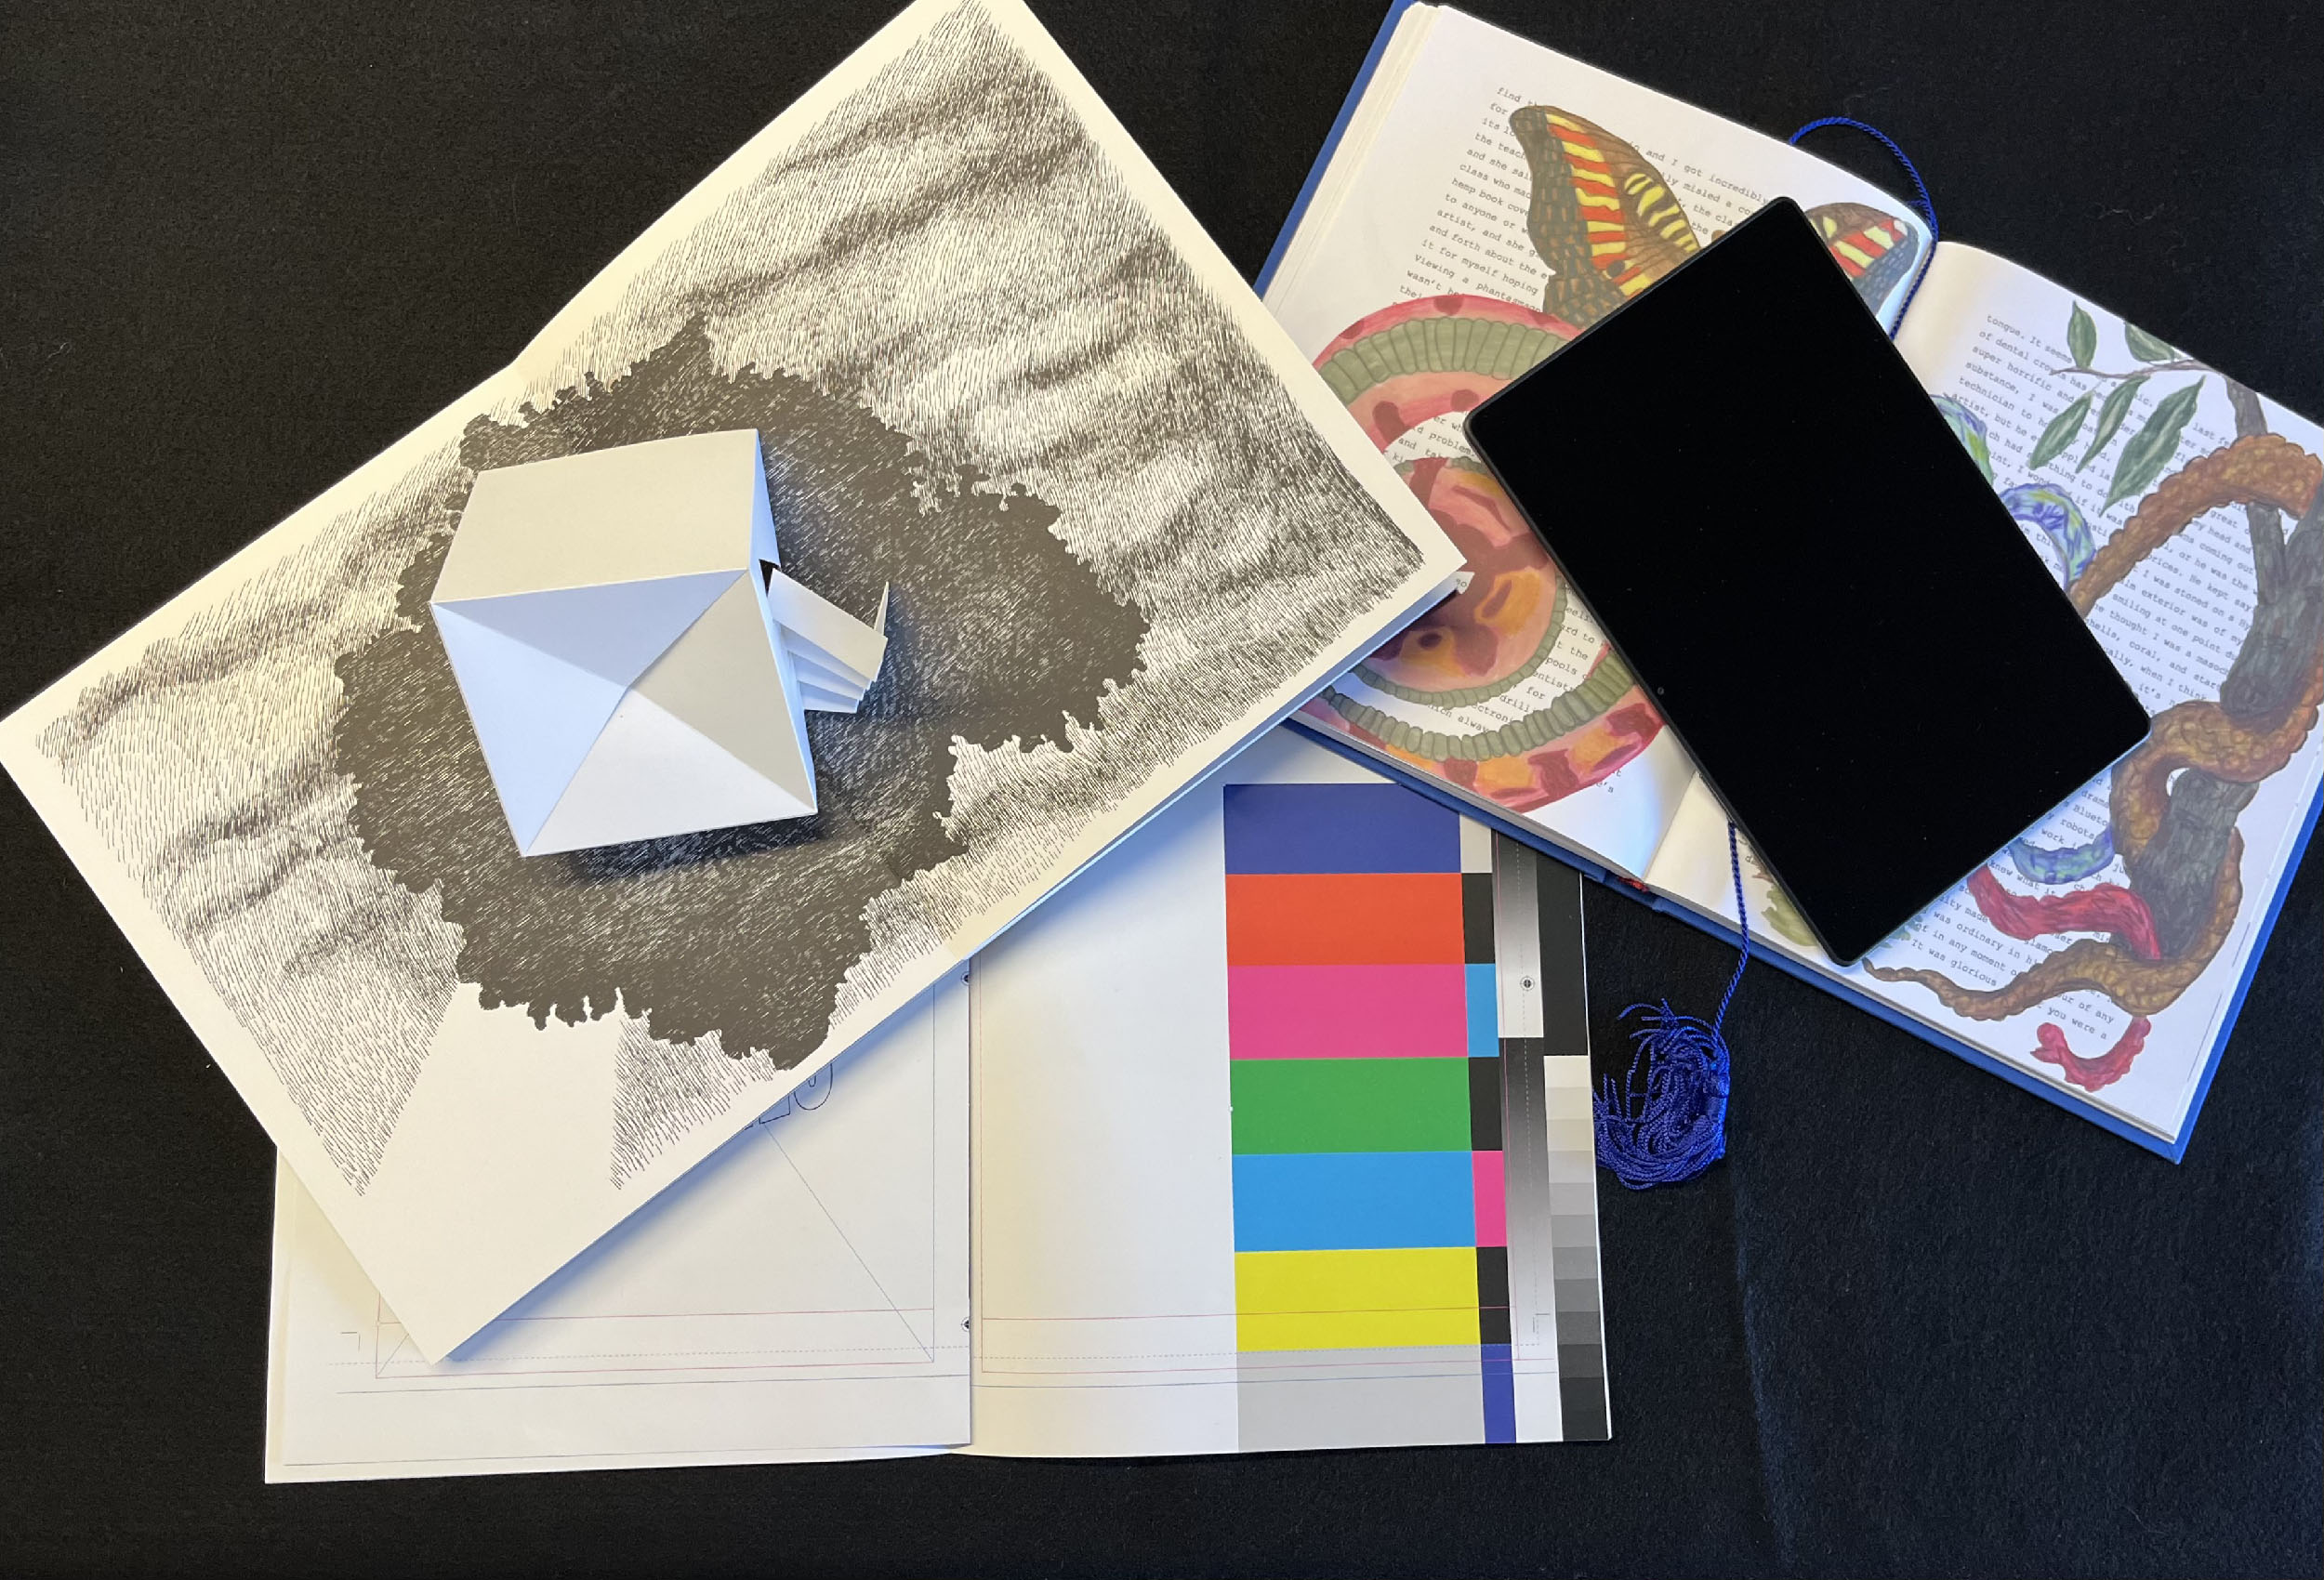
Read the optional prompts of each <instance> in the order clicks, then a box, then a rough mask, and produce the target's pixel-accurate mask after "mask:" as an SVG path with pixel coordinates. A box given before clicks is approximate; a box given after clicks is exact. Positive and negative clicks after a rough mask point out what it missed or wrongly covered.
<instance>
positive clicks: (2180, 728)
mask: <svg viewBox="0 0 2324 1580" xmlns="http://www.w3.org/2000/svg"><path fill="white" fill-rule="evenodd" d="M1897 344H1898V346H1899V348H1900V349H1902V350H1903V351H1904V353H1905V355H1906V358H1907V360H1908V361H1909V362H1911V364H1912V366H1913V369H1914V371H1915V372H1916V373H1917V374H1918V375H1920V377H1921V382H1922V383H1924V384H1925V385H1926V386H1927V387H1928V388H1929V389H1930V391H1931V392H1932V393H1933V394H1934V396H1935V398H1936V401H1937V404H1938V406H1939V408H1940V409H1941V410H1942V411H1943V412H1944V413H1945V415H1946V416H1947V418H1948V420H1949V421H1950V422H1951V423H1952V425H1953V427H1954V428H1955V430H1956V431H1957V432H1958V433H1959V434H1960V435H1961V440H1962V441H1963V442H1964V443H1965V444H1966V445H1967V446H1968V447H1969V449H1970V451H1971V453H1972V454H1974V455H1975V457H1976V459H1977V462H1978V464H1979V466H1980V467H1983V468H1984V469H1985V471H1986V473H1987V477H1988V478H1989V480H1990V481H1992V483H1993V485H1994V486H1995V488H1996V489H1998V490H1999V491H2000V496H2001V499H2002V502H2003V503H2004V504H2005V505H2007V506H2008V507H2009V510H2010V513H2011V514H2012V515H2013V516H2014V517H2015V518H2016V519H2017V521H2018V523H2019V525H2020V526H2021V527H2022V528H2023V529H2024V531H2025V533H2026V535H2027V539H2028V540H2029V541H2030V542H2032V543H2033V545H2034V546H2036V547H2037V548H2038V549H2040V551H2041V553H2042V554H2043V555H2044V556H2045V557H2046V558H2047V559H2048V561H2049V563H2050V566H2051V569H2052V571H2053V573H2054V574H2055V575H2056V576H2057V578H2058V581H2059V585H2060V586H2063V587H2065V588H2066V589H2067V594H2068V596H2069V598H2070V599H2072V601H2073V603H2074V606H2075V607H2076V608H2077V609H2078V610H2080V612H2082V613H2083V615H2084V616H2085V617H2086V618H2087V619H2088V620H2089V622H2090V626H2091V629H2092V630H2093V631H2094V632H2095V633H2096V634H2097V636H2098V639H2099V640H2100V642H2102V643H2103V644H2104V645H2105V647H2106V652H2107V653H2108V654H2109V655H2110V656H2111V657H2112V658H2113V659H2114V662H2115V664H2116V665H2117V667H2119V669H2120V670H2121V672H2122V674H2123V676H2124V678H2126V679H2128V680H2129V681H2130V683H2131V685H2132V687H2133V689H2134V690H2135V691H2136V692H2137V693H2138V696H2139V699H2140V701H2141V702H2143V703H2144V704H2146V708H2147V711H2148V712H2149V713H2150V714H2151V715H2152V717H2153V719H2154V724H2153V730H2152V733H2151V734H2150V735H2149V737H2148V739H2147V741H2146V744H2144V745H2142V746H2140V747H2139V748H2138V749H2137V750H2136V751H2134V752H2133V753H2132V754H2131V755H2130V756H2129V757H2126V758H2125V759H2124V760H2123V761H2122V762H2121V763H2119V764H2118V765H2117V766H2116V767H2115V768H2114V770H2112V771H2110V772H2109V773H2108V774H2106V776H2105V777H2103V778H2101V779H2099V780H2097V781H2095V782H2093V783H2091V784H2089V785H2087V786H2085V787H2084V788H2083V789H2082V791H2081V792H2080V794H2079V795H2077V796H2076V797H2074V798H2073V799H2072V800H2071V801H2069V802H2067V804H2066V805H2065V806H2063V807H2061V808H2059V809H2058V810H2056V811H2055V812H2054V813H2053V814H2052V815H2051V816H2050V817H2049V818H2047V819H2045V820H2044V821H2043V822H2042V823H2040V825H2039V826H2037V827H2035V828H2033V829H2031V830H2029V831H2028V832H2027V834H2026V835H2025V836H2024V837H2022V838H2020V839H2018V840H2016V841H2015V842H2014V843H2013V844H2012V845H2011V846H2010V847H2009V849H2007V850H2005V851H2003V852H2001V853H2000V855H1999V856H1998V857H1997V858H1996V859H1995V860H1993V861H1992V862H1988V863H1987V865H1986V866H1985V867H1983V868H1981V869H1980V870H1979V871H1978V872H1976V873H1975V874H1974V875H1973V876H1971V877H1970V878H1969V880H1968V881H1967V882H1966V883H1965V884H1964V885H1963V886H1962V887H1961V888H1960V889H1955V890H1954V891H1953V892H1951V893H1950V894H1948V895H1947V896H1946V897H1945V898H1944V899H1943V900H1941V901H1939V902H1937V903H1936V904H1934V905H1933V906H1931V907H1930V908H1929V909H1928V910H1927V911H1925V912H1924V913H1922V914H1921V915H1920V916H1919V917H1918V918H1916V919H1915V920H1914V921H1913V922H1912V923H1910V924H1909V925H1908V926H1907V927H1906V928H1904V929H1903V930H1902V931H1901V932H1899V933H1898V934H1896V936H1895V937H1894V938H1892V939H1890V940H1889V941H1886V942H1885V943H1883V944H1882V945H1881V947H1880V948H1878V949H1876V950H1874V951H1873V952H1872V953H1871V954H1870V955H1868V956H1867V957H1866V958H1865V959H1864V961H1862V962H1861V963H1859V964H1858V965H1856V966H1855V967H1852V968H1848V969H1847V970H1845V971H1842V970H1840V969H1838V968H1835V967H1834V966H1833V965H1832V964H1831V962H1830V961H1829V959H1828V958H1826V957H1825V956H1824V955H1822V954H1821V953H1820V952H1819V951H1818V950H1817V949H1816V944H1815V941H1814V939H1813V937H1812V936H1811V935H1810V934H1809V932H1808V931H1807V928H1806V927H1805V926H1804V924H1803V923H1802V921H1801V919H1800V918H1799V916H1798V915H1797V914H1796V913H1795V912H1793V911H1792V910H1791V909H1790V907H1789V902H1788V901H1786V900H1785V899H1784V897H1783V896H1782V894H1781V893H1780V891H1778V890H1776V889H1773V888H1772V887H1771V886H1770V885H1769V883H1768V881H1767V878H1766V876H1765V874H1764V873H1763V872H1762V871H1761V870H1760V869H1759V868H1758V866H1757V864H1756V862H1754V861H1752V860H1751V858H1750V855H1749V853H1748V851H1747V852H1746V856H1745V862H1744V879H1745V886H1746V889H1747V891H1748V893H1749V896H1750V904H1751V907H1752V912H1751V922H1752V928H1753V930H1754V931H1755V932H1756V933H1757V934H1758V935H1759V936H1760V937H1761V938H1762V940H1763V941H1765V942H1768V943H1771V944H1773V945H1774V946H1775V947H1776V948H1779V949H1781V950H1783V951H1784V952H1785V953H1786V954H1787V955H1791V956H1792V957H1794V958H1796V959H1799V960H1802V961H1803V962H1806V963H1808V964H1811V965H1813V966H1814V967H1815V968H1816V969H1818V970H1821V971H1823V972H1825V973H1827V974H1829V975H1832V976H1836V977H1838V978H1840V979H1841V980H1842V981H1844V982H1845V983H1846V984H1847V985H1848V986H1850V987H1852V988H1854V989H1856V990H1857V991H1859V992H1862V993H1865V994H1870V995H1871V996H1873V997H1874V998H1877V999H1879V1000H1881V1001H1882V1002H1883V1003H1885V1004H1887V1005H1889V1006H1892V1007H1895V1009H1897V1010H1900V1011H1902V1012H1903V1013H1904V1014H1906V1015H1908V1016H1911V1017H1913V1018H1915V1019H1917V1020H1920V1021H1921V1022H1923V1023H1925V1024H1927V1025H1929V1026H1931V1027H1933V1028H1934V1029H1935V1030H1936V1031H1938V1032H1940V1033H1942V1034H1945V1035H1946V1036H1948V1037H1949V1038H1953V1039H1957V1040H1959V1041H1960V1042H1962V1043H1966V1044H1968V1045H1970V1046H1971V1047H1974V1048H1976V1049H1979V1050H1982V1051H1983V1052H1985V1053H1986V1054H1987V1055H1989V1056H1990V1057H1991V1058H1993V1059H1994V1060H1997V1061H1999V1062H2000V1063H2001V1064H2002V1065H2004V1066H2005V1067H2006V1068H2007V1069H2008V1070H2009V1071H2010V1072H2012V1073H2015V1074H2016V1075H2018V1076H2019V1077H2020V1078H2021V1079H2026V1080H2030V1081H2034V1082H2039V1083H2041V1084H2044V1085H2046V1086H2048V1087H2050V1088H2051V1089H2053V1090H2054V1091H2056V1092H2058V1093H2059V1094H2060V1095H2061V1096H2062V1097H2064V1098H2066V1099H2068V1100H2070V1101H2074V1102H2076V1103H2077V1104H2089V1105H2091V1106H2093V1107H2094V1108H2096V1109H2097V1110H2099V1111H2100V1112H2102V1113H2106V1114H2108V1115H2112V1116H2113V1117H2115V1118H2116V1119H2118V1120H2119V1121H2121V1122H2123V1123H2125V1124H2127V1125H2129V1126H2133V1127H2135V1128H2136V1129H2137V1130H2139V1131H2142V1132H2144V1133H2146V1134H2147V1135H2150V1136H2153V1137H2155V1138H2158V1139H2160V1140H2162V1141H2164V1142H2167V1143H2172V1142H2177V1141H2178V1140H2180V1139H2182V1137H2183V1134H2184V1131H2185V1126H2187V1124H2188V1123H2189V1119H2190V1115H2191V1114H2192V1113H2193V1111H2194V1110H2195V1108H2196V1106H2197V1105H2198V1104H2199V1101H2200V1099H2201V1097H2202V1092H2203V1088H2204V1086H2205V1085H2206V1084H2207V1083H2208V1081H2209V1079H2210V1074H2211V1071H2212V1066H2213V1063H2214V1061H2215V1060H2216V1058H2217V1054H2218V1049H2219V1047H2220V1045H2221V1043H2222V1042H2223V1040H2224V1038H2225V1034H2226V1029H2227V1025H2228V1022H2229V1021H2230V1020H2232V1019H2233V1017H2234V1014H2235V1011H2236V1008H2237V1007H2238V1003H2239V1002H2240V1000H2241V997H2242V992H2243V987H2244V984H2245V983H2246V981H2248V980H2249V977H2250V973H2251V965H2252V962H2253V957H2254V955H2256V952H2257V950H2258V948H2259V946H2260V944H2261V943H2262V942H2263V941H2264V940H2265V932H2266V928H2267V927H2268V925H2269V923H2270V922H2271V921H2272V919H2273V916H2274V912H2275V907H2276V905H2277V903H2278V900H2279V899H2280V896H2281V893H2282V890H2283V889H2284V886H2285V884H2286V883H2287V882H2288V881H2289V878H2290V876H2291V868H2292V866H2293V865H2294V864H2295V863H2296V862H2297V860H2298V856H2299V851H2300V849H2301V847H2302V845H2303V844H2304V841H2305V839H2306V837H2307V835H2308V832H2309V830H2310V829H2311V828H2312V827H2313V824H2314V822H2315V818H2316V811H2317V805H2318V800H2319V784H2320V783H2324V741H2319V738H2318V734H2317V728H2316V726H2317V703H2318V698H2319V695H2320V694H2324V630H2320V629H2319V626H2320V625H2324V620H2320V619H2319V606H2318V603H2317V599H2316V598H2315V597H2314V596H2313V595H2314V589H2315V588H2316V586H2317V585H2318V584H2319V582H2324V520H2320V519H2319V516H2320V513H2319V508H2318V505H2317V479H2318V477H2319V476H2320V475H2324V465H2320V464H2319V462H2318V459H2317V457H2318V454H2319V453H2324V433H2319V432H2318V430H2317V427H2316V425H2314V424H2313V423H2311V422H2309V421H2307V420H2306V419H2304V418H2303V417H2301V416H2299V415H2296V414H2294V413H2291V412H2289V411H2286V410H2285V409H2284V408H2283V407H2281V406H2279V405H2278V404H2277V403H2276V402H2272V401H2270V400H2267V399H2266V398H2265V397H2264V396H2261V395H2257V394H2255V393H2253V392H2251V390H2248V389H2245V388H2242V387H2241V386H2239V385H2237V384H2236V383H2234V382H2233V381H2232V380H2231V379H2230V378H2229V377H2228V376H2227V375H2225V374H2223V373H2221V372H2219V371H2218V370H2217V369H2215V368H2212V367H2211V366H2209V365H2208V364H2206V363H2204V362H2200V361H2199V360H2198V359H2197V358H2195V357H2193V356H2191V355H2189V354H2187V353H2185V352H2183V351H2180V350H2178V349H2174V348H2172V347H2171V346H2168V345H2166V344H2164V343H2163V342H2162V341H2160V340H2159V339H2158V338H2156V337H2155V336H2151V335H2149V334H2147V333H2146V332H2145V331H2144V330H2141V329H2139V328H2138V327H2137V326H2136V325H2133V324H2130V323H2124V322H2123V321H2122V320H2121V319H2119V318H2118V317H2116V316H2115V315H2113V314H2112V313H2109V312H2107V311H2106V310H2105V309H2102V308H2099V307H2097V306H2095V305H2094V304H2093V303H2091V302H2089V301H2087V300H2084V299H2082V298H2080V297H2077V296H2074V295H2073V293H2071V292H2069V291H2067V289H2065V288H2064V287H2063V286H2060V285H2056V284H2053V283H2051V282H2049V281H2047V280H2044V279H2042V278H2040V276H2038V275H2035V274H2033V273H2030V272H2029V271H2027V270H2024V269H2021V268H2019V267H2018V266H2017V265H2015V264H2013V263H2009V262H2007V261H2005V260H2004V259H2001V258H1998V257H1993V256H1991V255H1990V254H1987V253H1983V252H1979V251H1977V250H1975V249H1974V248H1970V247H1962V246H1957V245H1955V244H1951V243H1948V244H1944V245H1943V246H1940V247H1939V248H1937V250H1936V257H1935V259H1934V263H1933V265H1932V267H1931V269H1930V270H1929V274H1928V279H1927V281H1926V283H1925V284H1924V285H1923V287H1922V289H1921V293H1920V295H1919V296H1917V297H1916V298H1915V299H1914V301H1913V304H1912V309H1911V312H1910V314H1909V315H1908V319H1907V321H1906V323H1905V325H1904V330H1903V333H1902V334H1901V335H1900V336H1898V341H1897ZM1930 552H1931V553H1942V552H1943V547H1942V546H1941V545H1932V546H1931V547H1930ZM1938 657H1939V659H1940V661H1941V655H1938ZM1930 725H1931V728H1933V729H1942V728H1943V721H1942V720H1940V719H1933V720H1931V721H1930ZM2041 726H2042V721H2041V720H2040V718H2027V719H2026V720H2025V728H2026V730H2027V732H2028V738H2031V736H2032V733H2033V732H2036V731H2040V729H2041ZM1961 748H1962V752H1963V754H1964V779H1965V780H1966V779H1967V778H1968V777H1969V776H1970V773H1971V772H1972V771H1974V773H1994V772H2006V771H2007V770H2008V753H2009V743H2008V742H2006V741H1977V742H1969V741H1964V742H1963V743H1962V744H1961ZM1864 854H1865V859H1866V860H1867V861H1877V860H1878V859H1879V852H1877V851H1871V850H1868V851H1866V852H1865V853H1864ZM1646 876H1647V880H1648V882H1649V883H1650V884H1651V885H1652V886H1653V887H1655V888H1657V889H1661V890H1663V891H1665V892H1667V893H1669V894H1670V895H1672V896H1674V897H1676V898H1678V899H1680V900H1682V901H1684V902H1685V903H1687V904H1690V905H1692V906H1694V907H1696V908H1697V909H1698V910H1701V911H1703V912H1705V913H1707V914H1710V915H1716V916H1719V917H1720V918H1722V919H1723V920H1724V921H1726V922H1728V923H1730V924H1732V923H1733V921H1734V919H1735V902H1734V899H1733V889H1732V883H1731V880H1730V877H1729V875H1728V861H1727V847H1726V817H1725V813H1724V812H1723V810H1721V808H1720V807H1719V805H1718V803H1717V801H1716V800H1715V799H1714V798H1713V797H1711V796H1710V793H1709V791H1708V790H1707V789H1706V788H1704V787H1703V786H1702V785H1700V784H1697V785H1695V786H1693V787H1691V789H1690V791H1689V793H1688V797H1687V801H1686V805H1685V807H1684V809H1683V810H1682V812H1681V814H1680V817H1679V819H1678V822H1677V824H1676V826H1674V827H1673V828H1672V830H1671V832H1670V837H1669V839H1668V840H1667V841H1666V842H1665V845H1664V848H1663V849H1662V851H1661V852H1660V853H1659V854H1658V855H1657V858H1656V860H1655V862H1654V865H1653V867H1652V868H1651V870H1650V871H1649V872H1648V873H1647V875H1646Z"/></svg>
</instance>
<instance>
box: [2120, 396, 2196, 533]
mask: <svg viewBox="0 0 2324 1580" xmlns="http://www.w3.org/2000/svg"><path fill="white" fill-rule="evenodd" d="M2202 393H2203V381H2202V380H2201V379H2197V380H2196V381H2195V382H2194V383H2192V384H2190V385H2188V386H2187V387H2186V388H2184V389H2173V390H2172V392H2171V393H2170V394H2168V395H2165V396H2164V397H2163V398H2162V399H2161V400H2159V401H2158V402H2155V409H2154V410H2153V411H2151V412H2149V413H2148V414H2147V415H2146V427H2145V428H2140V429H2139V430H2138V431H2137V432H2136V433H2134V434H2133V435H2131V441H2130V442H2129V443H2128V444H2125V445H2124V446H2122V458H2121V459H2120V460H2119V461H2118V462H2116V463H2115V467H2114V481H2113V482H2112V483H2111V484H2109V485H2108V486H2107V488H2106V504H2104V505H2103V506H2101V507H2099V508H2100V509H2103V510H2111V509H2113V508H2114V507H2115V505H2116V503H2117V502H2118V501H2119V500H2124V499H2128V498H2129V497H2130V496H2131V495H2132V494H2144V493H2145V492H2146V485H2147V484H2148V483H2150V482H2153V481H2155V479H2156V478H2158V477H2159V476H2161V475H2162V469H2163V467H2166V466H2168V465H2169V464H2170V462H2171V457H2172V456H2173V455H2175V454H2178V452H2179V435H2180V433H2181V432H2182V431H2183V430H2185V428H2186V420H2187V418H2189V417H2191V416H2193V415H2195V402H2196V400H2197V398H2198V397H2199V396H2200V395H2201V394H2202Z"/></svg>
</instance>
